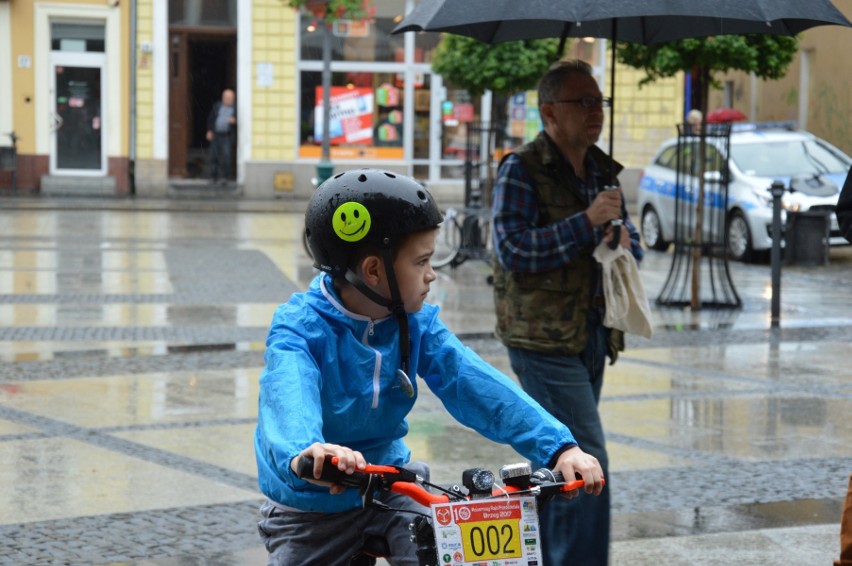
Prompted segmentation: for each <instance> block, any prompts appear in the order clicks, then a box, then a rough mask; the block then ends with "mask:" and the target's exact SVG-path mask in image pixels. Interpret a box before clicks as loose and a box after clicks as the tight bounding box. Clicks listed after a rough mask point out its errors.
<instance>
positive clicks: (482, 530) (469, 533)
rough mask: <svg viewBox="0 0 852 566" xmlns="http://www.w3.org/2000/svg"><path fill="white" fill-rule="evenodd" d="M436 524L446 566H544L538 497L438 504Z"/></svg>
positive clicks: (441, 560)
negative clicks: (537, 508) (539, 529)
mask: <svg viewBox="0 0 852 566" xmlns="http://www.w3.org/2000/svg"><path fill="white" fill-rule="evenodd" d="M432 524H433V525H434V526H435V549H436V550H437V553H438V561H439V564H441V565H442V566H448V565H452V566H482V565H487V566H498V565H502V566H522V565H523V566H531V565H537V564H541V542H540V541H539V531H538V513H537V511H536V506H535V498H534V497H512V498H508V497H507V498H501V499H486V500H478V501H476V500H474V501H456V502H452V503H437V504H435V505H432Z"/></svg>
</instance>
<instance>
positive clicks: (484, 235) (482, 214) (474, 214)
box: [432, 207, 491, 269]
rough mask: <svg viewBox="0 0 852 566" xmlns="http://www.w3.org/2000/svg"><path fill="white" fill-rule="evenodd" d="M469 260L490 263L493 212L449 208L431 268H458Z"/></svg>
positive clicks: (436, 241)
mask: <svg viewBox="0 0 852 566" xmlns="http://www.w3.org/2000/svg"><path fill="white" fill-rule="evenodd" d="M469 259H482V260H490V259H491V210H490V209H488V208H482V207H464V208H458V209H456V208H448V209H447V210H446V211H445V212H444V222H443V223H442V224H441V227H440V228H439V230H438V237H437V238H436V240H435V254H434V255H433V256H432V267H434V268H435V269H440V268H441V267H444V266H447V265H449V266H451V267H458V266H459V265H461V264H462V263H464V262H465V261H467V260H469Z"/></svg>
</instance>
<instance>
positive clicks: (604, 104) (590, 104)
mask: <svg viewBox="0 0 852 566" xmlns="http://www.w3.org/2000/svg"><path fill="white" fill-rule="evenodd" d="M551 104H579V105H580V106H582V107H583V108H597V107H598V106H600V107H601V108H609V107H610V106H612V99H611V98H610V97H608V96H584V97H582V98H565V99H562V100H553V101H551Z"/></svg>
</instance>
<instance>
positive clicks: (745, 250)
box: [728, 210, 754, 261]
mask: <svg viewBox="0 0 852 566" xmlns="http://www.w3.org/2000/svg"><path fill="white" fill-rule="evenodd" d="M753 252H754V250H753V249H752V246H751V232H750V231H749V229H748V221H746V218H745V216H743V213H742V212H740V211H738V210H735V211H734V212H733V213H731V218H730V219H729V220H728V255H729V256H730V258H731V259H734V260H737V261H749V260H750V259H751V257H752V255H753Z"/></svg>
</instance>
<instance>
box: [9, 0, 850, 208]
mask: <svg viewBox="0 0 852 566" xmlns="http://www.w3.org/2000/svg"><path fill="white" fill-rule="evenodd" d="M417 1H420V0H375V1H374V5H375V9H376V11H375V17H374V18H373V19H372V20H371V21H370V22H339V23H338V24H336V25H335V26H334V27H333V29H331V31H330V35H329V37H330V47H331V89H330V104H329V107H330V111H329V122H330V128H329V134H330V136H329V138H330V139H329V145H330V157H331V161H332V163H333V165H334V169H335V171H342V170H345V169H349V168H353V167H365V166H377V167H382V168H386V169H390V170H394V171H398V172H401V173H406V174H409V175H413V176H415V177H417V178H418V179H422V180H424V181H426V182H427V183H429V186H430V188H435V189H436V190H437V189H438V188H446V189H447V190H449V191H455V192H459V193H460V192H461V191H463V176H464V163H465V153H466V151H467V147H466V133H467V130H468V128H469V127H470V126H471V125H474V124H478V123H480V121H481V119H482V117H483V116H489V115H490V113H491V107H492V105H495V104H506V105H507V117H508V120H509V123H508V125H507V128H508V130H509V132H508V133H509V134H510V138H511V140H510V143H520V142H521V141H523V140H524V139H527V138H529V137H530V136H531V135H533V134H534V132H535V131H536V130H537V129H538V113H537V107H536V102H535V97H534V93H526V94H519V95H518V96H516V97H511V98H510V99H509V100H507V101H504V100H497V98H496V97H494V98H492V97H491V96H490V95H485V96H482V97H478V98H473V97H471V96H469V95H468V94H467V93H466V92H465V91H464V90H462V89H459V88H455V87H454V85H451V84H447V83H446V82H445V81H444V80H443V79H442V77H440V76H439V75H437V74H435V73H433V72H432V70H431V65H430V62H431V57H432V54H433V52H434V49H435V46H436V45H437V42H438V40H439V36H438V35H437V34H429V33H426V34H404V35H392V34H391V30H392V29H393V28H394V27H395V26H396V24H397V23H398V22H399V21H400V20H401V19H402V16H403V14H405V13H406V12H407V11H409V10H411V9H413V7H414V6H415V4H416V3H417ZM837 5H838V7H840V9H841V10H842V11H843V12H844V13H846V14H850V12H852V0H837ZM848 32H849V30H845V29H842V28H817V29H816V30H812V31H809V32H807V33H806V34H804V36H803V42H802V47H803V51H802V53H801V54H800V56H799V57H798V58H797V61H796V63H795V64H794V65H793V66H792V67H791V69H790V72H789V73H788V77H787V78H786V79H784V80H783V81H778V82H777V84H776V83H765V84H764V83H757V82H755V81H753V80H752V79H750V78H749V77H741V76H737V75H731V76H730V77H726V78H725V83H724V84H725V85H726V91H724V92H723V93H714V94H712V97H716V98H712V99H711V108H712V107H714V104H715V105H717V106H718V105H722V102H725V101H729V102H731V104H732V105H734V106H736V107H738V108H739V109H741V110H743V111H744V112H746V114H748V115H749V118H751V119H782V118H783V119H789V118H790V117H792V118H793V119H798V121H799V122H800V124H802V125H803V126H804V127H806V128H807V129H810V130H812V131H814V132H815V133H817V134H818V135H821V136H822V137H825V138H826V139H828V140H830V141H832V142H834V143H835V144H837V145H838V146H840V147H841V148H843V149H846V150H847V151H849V150H850V137H852V133H850V128H852V125H850V123H849V120H850V118H849V112H848V108H849V102H850V101H849V99H848V97H849V92H850V88H849V85H848V82H849V80H850V79H849V74H848V73H843V72H838V70H837V65H845V66H847V67H848V65H849V64H848V62H844V61H840V62H835V61H831V60H830V59H829V56H828V54H831V53H836V52H838V49H839V47H838V46H846V47H849V46H850V42H852V35H850V34H849V33H848ZM323 39H324V32H323V28H322V27H320V26H319V25H318V22H317V21H316V19H315V18H314V16H313V15H311V14H310V13H299V12H296V11H294V10H292V9H290V8H288V7H287V6H286V5H285V3H284V2H283V1H282V0H217V1H212V0H122V1H119V0H52V1H38V0H0V147H4V146H5V148H4V149H5V153H6V154H7V155H8V153H9V151H8V150H9V146H11V138H10V137H9V136H8V134H9V133H11V132H15V135H16V138H17V166H16V168H15V171H16V176H15V179H14V180H15V183H16V188H17V190H18V191H19V192H21V193H43V194H54V193H55V194H85V195H105V196H106V195H110V196H114V195H128V194H135V195H138V196H150V197H161V196H168V195H170V194H173V193H174V192H175V191H177V190H179V189H181V188H186V187H192V188H195V189H197V190H200V191H202V192H203V191H204V190H206V189H207V188H208V187H209V183H208V177H209V171H208V170H207V163H208V160H209V152H210V142H209V141H208V140H207V126H208V118H209V116H210V111H211V109H212V108H213V105H214V103H215V102H216V101H217V100H219V99H220V98H221V95H222V91H223V90H225V89H233V90H234V91H235V92H236V105H235V107H236V117H237V126H236V135H235V138H234V139H233V158H232V159H233V161H232V166H233V167H232V171H233V175H232V177H233V178H232V180H231V183H230V185H229V186H230V187H231V188H233V189H235V190H237V192H238V193H239V194H241V195H243V196H244V197H245V198H257V199H265V198H303V197H305V196H308V195H309V194H310V192H311V191H312V190H313V184H312V182H311V181H312V179H313V178H314V177H316V176H317V164H318V162H319V161H320V159H321V157H322V149H323V148H322V142H323V140H322V136H323V129H322V127H321V124H322V117H323V110H324V104H323V97H322V71H323ZM569 56H571V57H579V58H583V59H586V60H588V61H590V62H591V63H592V65H593V66H594V68H595V72H596V75H597V77H598V80H599V82H600V84H601V88H602V90H603V91H604V92H605V93H607V94H609V92H610V85H609V84H608V77H609V72H608V71H607V65H608V63H609V61H608V59H609V58H608V56H607V55H606V42H605V41H595V40H591V39H590V40H586V41H578V42H575V44H574V46H573V47H571V53H570V54H569ZM832 59H835V58H832ZM642 77H643V73H642V72H641V71H637V70H633V69H629V68H624V67H619V68H618V69H617V72H616V81H617V83H616V85H615V96H616V100H617V103H616V107H615V114H614V123H615V144H614V147H615V157H616V159H618V160H619V161H621V162H622V163H623V164H625V165H626V166H628V168H633V169H639V168H641V167H642V166H643V165H644V164H645V163H647V162H648V160H649V159H650V158H651V156H652V155H653V153H654V151H655V150H656V148H657V147H658V145H659V143H660V142H661V141H662V140H664V139H666V138H668V137H671V136H672V135H675V132H676V130H675V124H677V123H679V122H681V121H682V119H683V112H684V92H683V91H684V80H683V78H682V77H678V78H675V79H669V80H666V81H658V82H656V83H653V84H651V85H648V86H646V87H643V88H641V89H640V88H638V87H637V85H638V82H639V80H640V79H641V78H642ZM725 96H727V97H728V98H727V99H723V98H719V97H725ZM741 106H748V107H747V108H746V107H741ZM802 117H804V118H805V119H804V120H803V119H802ZM606 135H608V132H606V133H605V136H606ZM601 145H602V146H603V147H608V140H607V139H606V138H604V139H602V140H601ZM4 163H5V165H4ZM7 165H8V160H5V161H4V160H3V159H0V190H3V191H7V190H8V189H9V187H10V186H11V181H12V177H11V176H10V172H9V170H8V167H7ZM4 166H6V168H5V169H4ZM622 182H623V183H624V182H625V180H624V179H622ZM628 183H629V181H628Z"/></svg>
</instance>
